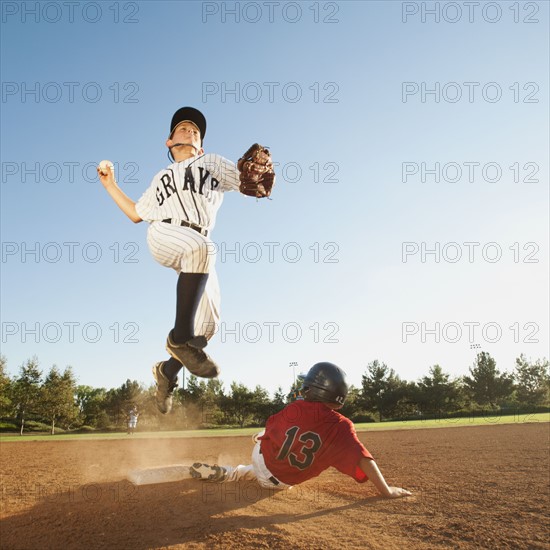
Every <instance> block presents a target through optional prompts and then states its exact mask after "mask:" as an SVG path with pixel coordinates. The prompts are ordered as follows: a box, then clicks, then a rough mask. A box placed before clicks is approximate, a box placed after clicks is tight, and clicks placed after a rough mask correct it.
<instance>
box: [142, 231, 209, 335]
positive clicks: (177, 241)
mask: <svg viewBox="0 0 550 550" xmlns="http://www.w3.org/2000/svg"><path fill="white" fill-rule="evenodd" d="M147 245H148V246H149V250H150V252H151V254H152V255H153V258H155V260H156V261H157V262H159V263H160V264H161V265H163V266H165V267H171V268H172V269H174V270H175V271H176V272H177V273H178V274H179V273H208V274H209V276H208V280H207V282H206V288H205V289H204V294H203V295H202V298H201V301H200V303H199V307H198V309H197V314H196V316H195V334H196V335H197V336H199V335H204V336H206V338H207V339H208V340H210V338H212V336H214V334H215V333H216V330H217V327H218V323H219V321H220V287H219V284H218V277H217V275H216V270H215V263H216V254H215V248H214V247H213V246H212V241H210V239H208V238H207V237H204V236H203V235H201V234H200V233H198V232H197V231H195V230H194V229H191V228H190V227H182V226H179V225H171V224H169V223H164V222H160V221H156V222H152V223H151V224H150V225H149V229H148V231H147ZM209 245H210V246H209Z"/></svg>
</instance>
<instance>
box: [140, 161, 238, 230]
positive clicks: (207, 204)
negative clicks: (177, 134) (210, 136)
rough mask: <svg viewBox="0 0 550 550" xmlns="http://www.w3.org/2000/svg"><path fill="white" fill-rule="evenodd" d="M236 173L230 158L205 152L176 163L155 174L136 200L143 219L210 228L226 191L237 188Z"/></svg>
mask: <svg viewBox="0 0 550 550" xmlns="http://www.w3.org/2000/svg"><path fill="white" fill-rule="evenodd" d="M239 183H240V182H239V172H238V170H237V167H236V166H235V164H234V163H233V162H231V161H230V160H227V159H225V158H224V157H222V156H220V155H215V154H211V153H208V154H206V155H201V156H199V157H192V158H190V159H187V160H184V161H182V162H176V163H173V164H171V165H170V166H168V167H167V168H165V169H164V170H161V171H160V172H159V173H158V174H156V175H155V177H154V178H153V181H152V182H151V185H150V186H149V189H147V191H145V193H144V194H143V195H142V196H141V198H140V199H139V201H138V202H137V203H136V211H137V213H138V215H139V217H140V218H141V219H142V220H144V221H147V222H153V221H159V220H165V219H167V218H171V219H172V220H178V221H181V220H185V221H188V222H190V223H194V224H196V225H199V226H201V227H203V228H205V229H208V230H210V231H211V230H212V228H213V227H214V224H215V222H216V214H217V212H218V209H219V207H220V206H221V203H222V201H223V194H224V192H227V191H238V190H239Z"/></svg>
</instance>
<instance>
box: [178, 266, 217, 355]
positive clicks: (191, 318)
mask: <svg viewBox="0 0 550 550" xmlns="http://www.w3.org/2000/svg"><path fill="white" fill-rule="evenodd" d="M207 279H208V273H180V275H179V278H178V285H177V302H176V323H175V325H174V332H173V333H172V338H173V340H174V343H176V344H183V343H185V342H187V340H190V339H191V338H193V337H194V336H195V314H196V313H197V309H198V307H199V303H200V301H201V298H202V295H203V292H204V287H205V286H206V281H207Z"/></svg>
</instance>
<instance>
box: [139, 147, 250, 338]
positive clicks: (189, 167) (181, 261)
mask: <svg viewBox="0 0 550 550" xmlns="http://www.w3.org/2000/svg"><path fill="white" fill-rule="evenodd" d="M239 183H240V182H239V173H238V170H237V167H236V166H235V164H234V163H233V162H231V161H229V160H227V159H225V158H223V157H222V156H220V155H215V154H205V155H201V156H199V157H192V158H189V159H187V160H184V161H182V162H176V163H173V164H171V165H170V166H168V167H167V168H165V169H164V170H161V171H160V172H159V173H158V174H156V175H155V177H154V178H153V181H152V182H151V185H150V186H149V188H148V189H147V191H145V193H144V194H143V195H142V197H141V198H140V199H139V201H138V202H137V203H136V211H137V213H138V215H139V217H140V218H141V219H142V220H145V221H147V222H149V223H150V225H149V229H148V231H147V244H148V246H149V250H150V251H151V254H152V255H153V257H154V258H155V260H156V261H157V262H159V263H160V264H161V265H163V266H166V267H171V268H172V269H175V270H176V272H177V273H178V274H179V273H182V272H183V273H209V274H210V275H209V277H208V281H207V283H206V288H205V291H204V293H203V295H202V298H201V301H200V304H199V308H198V310H197V314H196V316H195V330H196V334H204V335H205V336H206V338H207V339H210V338H211V337H212V336H213V334H214V332H215V327H216V325H217V323H218V322H219V318H220V291H219V285H218V279H217V276H216V272H215V270H214V264H215V259H216V258H215V248H214V246H213V243H212V241H211V240H210V239H209V235H210V233H211V231H212V229H213V227H214V225H215V223H216V214H217V212H218V209H219V208H220V206H221V204H222V201H223V194H224V193H225V192H228V191H238V190H239ZM163 220H164V221H163ZM182 222H183V223H184V224H192V227H185V226H182V225H181V224H182Z"/></svg>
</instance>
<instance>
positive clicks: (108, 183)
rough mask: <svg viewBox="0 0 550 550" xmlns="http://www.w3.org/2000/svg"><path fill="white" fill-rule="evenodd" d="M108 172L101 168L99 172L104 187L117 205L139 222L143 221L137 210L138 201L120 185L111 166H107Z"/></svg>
mask: <svg viewBox="0 0 550 550" xmlns="http://www.w3.org/2000/svg"><path fill="white" fill-rule="evenodd" d="M106 172H107V173H103V172H102V171H101V170H100V169H99V168H98V169H97V174H98V176H99V180H100V181H101V183H102V185H103V187H105V189H106V190H107V193H109V195H111V197H112V199H113V200H114V201H115V203H116V204H117V206H118V207H119V208H120V209H121V210H122V211H123V212H124V213H125V214H126V215H127V216H128V217H129V218H130V219H131V220H132V221H133V222H134V223H139V222H141V221H143V220H142V219H141V218H140V217H139V215H138V213H137V211H136V203H135V202H134V201H133V200H132V199H131V198H130V197H129V196H128V195H126V193H124V191H123V190H122V189H121V188H120V187H119V186H118V184H117V182H116V181H115V177H114V174H113V172H112V170H111V168H110V167H109V166H107V167H106Z"/></svg>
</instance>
